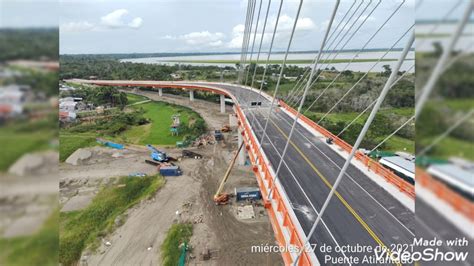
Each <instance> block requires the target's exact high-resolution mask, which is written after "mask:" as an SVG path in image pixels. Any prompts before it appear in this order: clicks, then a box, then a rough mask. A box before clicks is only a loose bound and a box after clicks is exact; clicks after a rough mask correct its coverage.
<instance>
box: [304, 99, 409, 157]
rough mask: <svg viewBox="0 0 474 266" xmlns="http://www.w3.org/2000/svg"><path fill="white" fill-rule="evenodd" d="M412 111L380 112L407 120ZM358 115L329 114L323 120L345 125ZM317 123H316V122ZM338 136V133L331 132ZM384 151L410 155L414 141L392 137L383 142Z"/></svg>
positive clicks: (400, 109)
mask: <svg viewBox="0 0 474 266" xmlns="http://www.w3.org/2000/svg"><path fill="white" fill-rule="evenodd" d="M413 112H414V109H413V108H391V109H383V110H380V113H381V114H384V115H389V114H396V115H399V116H403V117H405V118H409V117H411V116H412V115H413ZM306 115H309V116H310V117H311V116H317V117H322V116H323V115H324V114H323V113H315V112H308V113H307V114H306ZM358 115H359V113H356V112H348V113H330V114H328V115H327V116H326V118H325V120H327V121H331V122H333V123H337V122H343V123H345V124H348V123H350V122H351V121H352V120H353V119H355V118H356V117H357V116H358ZM368 116H369V114H368V113H365V114H363V115H362V116H361V117H359V119H357V121H356V122H355V123H359V124H363V123H364V122H365V120H366V119H367V117H368ZM316 122H318V121H316ZM332 133H335V134H338V133H339V132H332ZM385 137H386V136H380V137H379V138H377V141H378V142H380V141H382V140H383V139H384V138H385ZM384 150H385V151H391V152H396V151H407V152H410V153H414V152H415V142H414V140H410V139H406V138H403V137H400V136H397V135H395V136H393V137H391V138H390V139H388V140H387V142H385V148H384Z"/></svg>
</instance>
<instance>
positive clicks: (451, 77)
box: [416, 43, 474, 161]
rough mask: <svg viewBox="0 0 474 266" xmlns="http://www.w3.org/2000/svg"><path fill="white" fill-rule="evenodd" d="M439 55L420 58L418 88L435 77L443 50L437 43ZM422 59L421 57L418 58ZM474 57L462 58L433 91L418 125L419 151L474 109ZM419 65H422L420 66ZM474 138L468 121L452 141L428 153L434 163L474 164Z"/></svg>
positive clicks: (448, 139)
mask: <svg viewBox="0 0 474 266" xmlns="http://www.w3.org/2000/svg"><path fill="white" fill-rule="evenodd" d="M434 47H435V52H433V53H424V54H422V55H419V57H421V60H418V61H417V65H416V67H417V81H416V82H417V85H418V84H419V86H422V85H423V83H424V82H426V80H427V76H428V74H429V73H431V69H432V68H433V66H434V62H436V60H437V56H439V55H440V54H441V53H442V49H443V48H442V46H441V45H440V44H439V43H434ZM417 59H418V57H417ZM473 59H474V56H473V55H466V56H463V57H461V58H459V59H458V60H457V61H456V62H455V63H454V64H453V65H452V66H451V67H450V68H449V69H448V70H447V71H446V72H445V73H444V74H443V75H441V76H440V78H439V81H438V82H437V83H436V85H435V88H434V89H433V92H432V95H431V99H430V100H429V101H428V102H427V103H426V105H425V106H424V108H423V110H422V111H421V114H420V116H419V118H418V119H417V122H416V139H417V142H416V149H417V150H418V151H421V150H422V149H424V148H426V147H427V146H428V145H430V144H431V143H432V142H433V141H434V140H435V139H436V138H437V137H439V136H441V135H442V134H443V133H444V132H446V130H447V129H448V128H449V127H450V126H452V125H453V123H455V121H458V119H460V118H461V117H462V116H463V115H464V114H465V113H466V112H468V111H469V110H472V108H473V106H474V100H473V99H474V92H473V90H472V86H473V84H474V76H473V75H472V74H471V73H473V72H474V65H473V64H472V62H473V61H472V60H473ZM418 62H419V63H418ZM473 141H474V134H473V131H472V123H471V122H469V121H466V122H465V123H463V124H462V125H459V126H458V127H457V128H456V129H455V130H453V131H452V132H451V133H450V134H449V136H448V137H446V138H445V139H443V140H442V141H440V142H439V143H437V144H436V145H435V146H433V147H432V148H431V150H429V151H428V152H427V153H426V156H429V157H433V158H434V159H449V158H450V157H453V156H455V157H461V158H465V159H468V160H471V161H474V152H473V151H474V147H473V145H472V143H473Z"/></svg>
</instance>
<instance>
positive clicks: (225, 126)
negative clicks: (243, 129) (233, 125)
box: [221, 125, 232, 133]
mask: <svg viewBox="0 0 474 266" xmlns="http://www.w3.org/2000/svg"><path fill="white" fill-rule="evenodd" d="M221 131H222V132H224V133H225V132H231V131H232V130H231V129H230V126H229V125H224V126H222V128H221Z"/></svg>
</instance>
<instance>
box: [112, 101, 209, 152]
mask: <svg viewBox="0 0 474 266" xmlns="http://www.w3.org/2000/svg"><path fill="white" fill-rule="evenodd" d="M133 108H143V109H144V110H145V115H144V116H145V117H146V118H148V119H150V121H151V123H150V124H146V125H142V126H134V127H132V128H130V129H128V130H126V131H125V132H124V133H122V134H121V135H120V136H118V137H117V140H118V141H123V142H127V143H133V144H156V145H175V144H176V141H180V140H182V139H183V135H184V134H186V132H183V133H182V134H180V135H178V136H172V135H171V132H170V126H171V124H172V122H173V120H172V116H173V115H175V114H176V115H180V120H181V124H182V125H187V124H188V123H189V121H190V120H191V119H194V120H195V119H202V118H201V117H200V116H199V114H198V113H196V112H194V111H192V110H191V109H188V108H185V107H182V106H178V105H172V104H168V103H164V102H148V103H144V104H140V105H138V106H134V107H133Z"/></svg>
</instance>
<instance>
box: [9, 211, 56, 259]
mask: <svg viewBox="0 0 474 266" xmlns="http://www.w3.org/2000/svg"><path fill="white" fill-rule="evenodd" d="M58 223H59V211H57V210H56V211H54V212H53V213H52V215H51V216H50V217H49V218H48V219H47V220H46V222H45V223H44V225H43V227H42V228H41V229H40V231H39V232H37V233H36V234H34V235H32V236H22V237H15V238H11V239H0V250H1V252H0V265H11V266H22V265H58V247H59V242H58V238H59V232H58Z"/></svg>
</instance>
